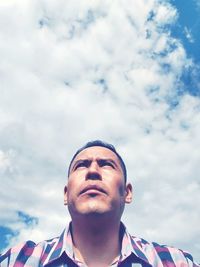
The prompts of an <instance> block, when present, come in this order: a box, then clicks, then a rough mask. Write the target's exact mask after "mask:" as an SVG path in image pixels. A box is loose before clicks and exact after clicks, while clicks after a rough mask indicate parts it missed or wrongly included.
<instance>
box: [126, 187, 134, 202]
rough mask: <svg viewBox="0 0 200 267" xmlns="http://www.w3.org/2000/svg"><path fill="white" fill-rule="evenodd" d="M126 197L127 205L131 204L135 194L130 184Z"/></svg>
mask: <svg viewBox="0 0 200 267" xmlns="http://www.w3.org/2000/svg"><path fill="white" fill-rule="evenodd" d="M125 191H126V195H125V203H127V204H129V203H131V202H132V197H133V192H132V185H131V184H130V183H128V184H127V185H126V190H125Z"/></svg>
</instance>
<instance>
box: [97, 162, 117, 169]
mask: <svg viewBox="0 0 200 267" xmlns="http://www.w3.org/2000/svg"><path fill="white" fill-rule="evenodd" d="M99 166H100V167H111V168H113V169H114V168H115V166H114V164H113V162H111V161H109V160H100V161H99Z"/></svg>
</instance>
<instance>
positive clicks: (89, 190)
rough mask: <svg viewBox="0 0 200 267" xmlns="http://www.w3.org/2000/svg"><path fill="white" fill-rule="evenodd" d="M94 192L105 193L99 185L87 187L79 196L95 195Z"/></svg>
mask: <svg viewBox="0 0 200 267" xmlns="http://www.w3.org/2000/svg"><path fill="white" fill-rule="evenodd" d="M95 192H101V193H104V194H106V191H105V190H104V189H103V188H102V187H101V186H99V185H87V186H85V187H84V188H83V189H82V190H81V191H80V195H82V194H85V193H88V194H89V193H91V194H95Z"/></svg>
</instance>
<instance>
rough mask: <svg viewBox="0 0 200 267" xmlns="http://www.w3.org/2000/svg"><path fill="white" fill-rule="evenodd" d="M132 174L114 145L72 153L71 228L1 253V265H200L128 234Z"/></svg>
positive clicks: (67, 201)
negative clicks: (126, 223) (124, 215)
mask: <svg viewBox="0 0 200 267" xmlns="http://www.w3.org/2000/svg"><path fill="white" fill-rule="evenodd" d="M126 176H127V174H126V167H125V164H124V162H123V160H122V158H121V156H120V155H119V154H118V153H117V151H116V150H115V148H114V147H113V146H112V145H109V144H107V143H104V142H102V141H98V140H97V141H92V142H89V143H87V144H86V145H85V146H84V147H82V148H81V149H79V150H78V151H77V152H76V153H75V155H74V157H73V158H72V160H71V163H70V165H69V170H68V181H67V185H66V186H65V188H64V204H65V205H67V206H68V210H69V212H70V215H71V219H72V221H71V223H70V225H69V227H67V228H66V229H65V230H64V232H63V233H62V235H61V236H60V237H58V238H54V239H51V240H48V241H42V242H40V243H39V244H37V245H36V244H35V243H34V242H32V241H28V242H26V243H24V244H21V245H19V246H17V247H14V248H12V249H10V250H9V251H8V252H7V253H5V254H4V255H2V256H0V263H1V265H0V266H2V267H3V266H9V267H11V266H14V267H15V266H16V267H22V266H27V267H28V266H29V267H30V266H31V267H32V266H46V267H50V266H55V267H56V266H68V267H73V266H74V267H75V266H88V267H108V266H112V267H116V266H121V267H124V266H125V267H129V266H130V267H131V266H143V267H146V266H156V267H163V266H164V267H165V266H166V267H173V266H180V267H186V266H191V267H192V266H193V267H197V266H200V265H197V264H195V263H194V262H193V259H192V256H191V255H190V254H188V253H185V252H183V251H181V250H178V249H175V248H172V247H166V246H160V245H158V244H156V243H148V242H147V241H145V240H143V239H140V238H137V237H131V236H130V235H129V234H128V232H127V230H126V228H125V226H124V225H123V224H122V223H121V221H120V220H121V216H122V213H123V211H124V206H125V203H130V202H131V200H132V187H131V184H129V183H127V177H126Z"/></svg>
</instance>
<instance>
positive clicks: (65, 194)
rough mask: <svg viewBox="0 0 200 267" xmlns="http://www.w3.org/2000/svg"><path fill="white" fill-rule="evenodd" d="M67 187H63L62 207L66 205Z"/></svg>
mask: <svg viewBox="0 0 200 267" xmlns="http://www.w3.org/2000/svg"><path fill="white" fill-rule="evenodd" d="M67 204H68V203H67V186H65V187H64V205H67Z"/></svg>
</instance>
